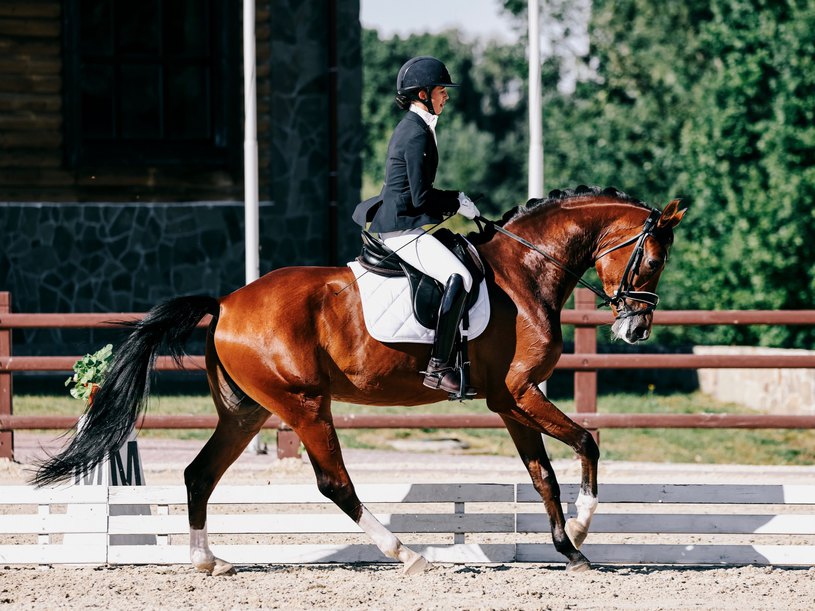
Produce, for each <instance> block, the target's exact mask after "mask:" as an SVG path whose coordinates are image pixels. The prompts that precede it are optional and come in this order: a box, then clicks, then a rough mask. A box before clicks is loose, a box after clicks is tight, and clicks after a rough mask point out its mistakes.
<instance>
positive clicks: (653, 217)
mask: <svg viewBox="0 0 815 611" xmlns="http://www.w3.org/2000/svg"><path fill="white" fill-rule="evenodd" d="M661 215H662V213H661V212H660V211H659V210H656V209H652V210H651V213H650V214H649V215H648V218H647V219H645V225H644V226H643V228H642V231H640V232H639V234H637V235H635V236H634V237H633V238H629V239H628V240H626V241H625V242H622V243H621V244H617V245H616V246H612V247H611V248H609V249H608V250H604V251H603V252H601V253H600V254H599V255H597V256H596V257H595V259H594V260H595V261H597V260H599V259H601V258H603V257H605V256H606V255H607V254H609V253H611V252H614V251H615V250H618V249H620V248H623V247H625V246H628V245H629V244H631V243H633V242H636V246H635V247H634V250H633V252H632V253H631V256H630V257H629V258H628V263H627V264H626V266H625V271H624V272H623V275H622V277H621V278H620V286H619V287H618V288H617V290H616V291H614V295H613V296H612V297H609V296H608V295H606V294H605V292H604V293H603V294H602V295H600V298H601V299H603V301H604V303H603V305H613V306H614V307H615V308H617V312H618V314H617V318H629V317H630V316H637V315H639V314H649V313H650V312H653V311H654V310H655V309H656V307H657V304H658V303H659V295H657V294H656V293H652V292H650V291H635V290H632V288H631V282H632V280H633V278H634V276H635V275H637V273H639V270H640V263H642V256H643V254H644V253H645V240H646V239H647V238H648V236H653V235H654V229H656V226H657V222H658V221H659V217H660V216H661ZM595 292H597V291H595ZM627 299H630V300H631V301H638V302H640V303H644V304H645V308H643V309H640V310H629V309H628V307H627V306H626V300H627Z"/></svg>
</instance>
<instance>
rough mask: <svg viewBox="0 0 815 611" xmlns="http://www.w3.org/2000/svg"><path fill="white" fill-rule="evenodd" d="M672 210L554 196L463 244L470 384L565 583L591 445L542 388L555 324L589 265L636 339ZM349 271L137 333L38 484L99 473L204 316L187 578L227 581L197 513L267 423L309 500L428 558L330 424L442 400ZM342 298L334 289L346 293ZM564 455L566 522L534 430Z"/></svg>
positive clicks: (173, 310) (277, 280)
mask: <svg viewBox="0 0 815 611" xmlns="http://www.w3.org/2000/svg"><path fill="white" fill-rule="evenodd" d="M678 204H679V200H673V201H671V202H670V203H669V204H668V205H667V206H666V207H665V209H664V210H663V211H660V210H658V209H654V208H651V207H650V206H648V205H647V204H645V203H644V202H641V201H639V200H637V199H635V198H633V197H630V196H628V195H626V194H625V193H622V192H619V191H617V190H616V189H613V188H607V189H599V188H597V187H579V188H577V189H574V190H568V191H556V192H552V193H550V195H549V197H548V198H546V199H540V200H530V201H529V202H527V203H526V204H525V205H521V206H518V207H516V208H514V209H512V210H510V211H508V212H507V213H506V214H505V215H504V216H503V218H502V219H500V220H499V221H496V222H490V223H488V224H487V227H486V229H484V230H483V231H482V232H481V233H476V232H473V233H471V234H470V236H469V237H470V239H471V241H472V243H473V244H474V245H475V248H476V249H477V251H478V253H479V255H480V257H481V260H482V262H483V264H484V267H485V270H486V284H487V288H488V294H489V299H490V303H491V315H490V320H489V324H488V325H487V327H486V329H485V330H484V332H483V333H482V334H481V335H479V336H478V337H477V338H474V339H472V340H471V341H470V343H469V358H470V361H471V371H470V375H471V380H472V384H473V386H474V387H475V388H476V389H477V390H478V395H477V397H478V398H482V399H486V404H487V406H488V408H489V410H491V411H492V412H495V413H497V414H498V415H499V416H500V417H501V419H502V420H503V424H504V425H505V427H506V429H507V430H508V432H509V434H510V436H511V438H512V440H513V442H514V444H515V446H516V448H517V451H518V454H519V455H520V458H521V460H522V461H523V463H524V465H525V466H526V469H527V471H528V473H529V476H530V477H531V480H532V483H533V485H534V488H535V489H536V491H537V492H538V493H539V494H540V496H541V499H542V501H543V504H544V507H545V509H546V512H547V514H548V516H549V520H550V524H551V534H552V541H553V544H554V546H555V549H556V550H557V551H558V552H559V553H560V554H562V555H563V556H565V558H566V560H567V564H566V568H567V570H569V571H581V570H586V569H589V568H590V567H591V565H590V563H589V561H588V559H587V558H586V557H585V556H584V555H583V553H582V552H580V550H579V548H580V546H581V544H582V543H583V541H584V540H585V538H586V535H587V533H588V529H589V525H590V522H591V518H592V515H593V513H594V512H595V510H596V508H597V465H598V459H599V456H600V453H599V450H598V447H597V444H596V443H595V441H594V439H593V438H592V436H591V434H590V433H588V432H587V431H586V430H585V429H584V428H582V427H580V426H579V425H577V424H576V423H575V422H574V421H572V420H571V419H570V418H568V417H567V416H566V415H565V414H564V413H563V412H561V411H560V410H559V409H558V408H557V407H556V406H555V405H554V404H553V403H552V402H551V401H550V400H549V399H548V398H547V396H546V395H545V394H544V392H542V390H541V388H540V386H539V384H540V383H541V382H543V381H545V380H546V379H548V378H549V376H550V375H551V374H552V371H553V369H554V367H555V364H556V363H557V361H558V358H559V357H560V354H561V351H562V348H563V337H562V333H561V328H560V312H561V309H562V308H563V307H564V305H565V303H566V300H567V299H568V297H569V295H570V294H571V293H572V291H573V290H574V288H575V286H576V285H577V283H578V282H581V283H583V284H586V283H585V281H583V280H582V278H580V276H582V274H583V273H584V272H585V271H586V270H587V269H588V268H589V267H590V266H592V265H594V267H595V269H596V271H597V274H598V277H599V279H600V283H601V287H602V288H598V287H594V286H593V285H589V286H591V288H592V290H594V291H595V292H596V293H597V294H598V295H599V296H600V297H601V299H602V300H603V302H604V303H605V304H608V305H609V306H610V307H611V310H612V313H613V314H614V316H615V322H614V324H613V325H612V334H613V335H614V336H616V337H617V338H620V339H622V340H624V341H625V342H628V343H634V342H638V341H642V340H645V339H647V338H648V336H649V334H650V329H651V324H652V320H653V311H654V308H655V307H656V304H657V302H658V297H657V295H656V293H655V290H656V287H657V283H658V281H659V277H660V274H661V272H662V270H663V268H664V266H665V263H666V261H667V258H668V252H669V249H670V247H671V244H672V243H673V228H674V227H675V226H676V225H677V224H678V223H679V221H680V220H681V219H682V217H683V215H684V213H685V210H684V209H682V210H680V209H679V207H678ZM353 281H354V276H353V274H352V271H351V270H350V269H349V268H347V267H345V268H334V267H286V268H281V269H277V270H273V271H271V272H269V273H267V274H266V275H264V276H262V277H261V278H260V279H258V280H256V281H254V282H252V283H251V284H248V285H246V286H244V287H242V288H240V289H238V290H237V291H235V292H233V293H231V294H229V295H227V296H225V297H222V298H220V299H216V298H213V297H209V296H184V297H177V298H174V299H171V300H169V301H166V302H164V303H161V304H159V305H157V306H155V307H154V308H152V309H151V310H150V311H149V312H148V313H147V314H146V316H145V317H144V318H143V319H141V320H139V321H135V322H130V323H122V324H128V325H130V327H131V329H132V330H131V332H130V334H129V335H128V337H127V338H126V339H125V340H124V341H123V343H122V344H121V345H120V347H119V348H118V349H117V350H116V352H115V356H114V358H113V361H112V363H111V365H110V368H109V370H108V373H107V376H106V379H105V381H104V383H103V384H102V385H101V387H100V388H99V389H98V391H97V394H96V395H95V397H94V401H93V402H92V404H91V405H90V406H89V407H88V409H87V410H86V413H85V418H84V425H83V426H82V427H81V428H80V429H79V430H78V431H76V433H75V435H74V436H73V437H72V439H71V441H70V443H69V444H68V445H67V446H66V447H65V449H63V450H62V451H61V452H60V453H59V454H57V455H54V456H50V457H48V458H46V459H45V460H43V461H42V462H41V463H40V464H39V465H38V470H37V471H36V473H35V475H34V477H33V479H32V481H33V483H34V484H35V485H37V486H43V485H48V484H55V483H58V482H63V481H66V480H69V479H70V478H71V477H72V474H73V473H74V471H75V470H76V469H77V468H82V467H86V466H88V465H91V466H93V465H96V464H98V463H100V462H101V461H102V460H104V458H105V457H106V456H107V455H108V452H109V451H110V450H112V449H115V448H118V447H119V446H120V445H121V444H122V443H123V442H124V441H125V439H126V438H127V436H128V434H129V433H130V432H131V430H132V428H133V426H134V425H135V423H136V421H137V419H138V417H139V415H140V413H141V412H142V411H143V410H144V408H145V402H146V400H147V396H148V394H149V390H150V389H149V382H150V373H151V369H152V365H153V362H154V359H155V358H156V356H157V354H158V353H159V351H162V350H167V351H168V352H169V353H170V354H171V355H172V356H173V357H174V358H176V359H180V358H181V356H182V355H183V345H184V342H185V340H186V339H187V338H188V337H189V335H190V334H191V332H192V331H193V330H194V329H195V327H196V326H197V325H198V324H199V323H200V322H201V320H202V319H203V318H204V317H205V316H206V315H207V314H210V315H212V319H211V322H210V324H209V326H208V332H207V340H206V358H205V362H206V371H207V379H208V383H209V388H210V392H211V395H212V399H213V401H214V403H215V407H216V408H217V412H218V416H219V419H218V424H217V425H216V428H215V431H214V432H213V434H212V436H211V437H210V439H209V440H208V441H207V442H206V444H205V445H204V447H203V448H202V449H201V451H200V453H199V454H198V455H197V456H196V458H195V459H194V460H193V461H192V462H191V463H190V464H189V466H188V467H187V468H186V469H185V471H184V482H185V485H186V489H187V498H188V516H189V525H190V559H191V562H192V565H193V566H194V567H195V568H196V569H198V570H199V571H204V572H207V573H209V574H211V575H223V574H231V573H234V572H235V569H234V568H233V566H232V565H231V564H230V563H229V562H227V561H226V560H223V559H221V558H217V557H216V556H215V555H214V554H213V552H212V551H211V549H210V547H209V543H208V537H207V502H208V500H209V497H210V495H211V493H212V491H213V489H214V488H215V486H216V485H217V483H218V481H219V480H220V478H221V476H222V475H223V474H224V472H225V471H226V469H227V468H228V467H229V466H230V465H231V464H232V463H233V462H234V461H235V460H236V459H237V458H238V456H239V455H240V454H241V453H242V452H243V451H244V449H245V448H246V446H247V445H248V444H249V442H250V440H251V439H252V438H253V437H254V436H255V435H256V434H257V433H258V432H259V431H260V429H261V427H262V425H263V423H264V422H265V421H266V419H267V418H268V417H269V416H270V414H272V413H274V414H276V415H277V416H279V417H280V418H281V419H282V420H283V421H284V422H285V423H286V424H288V426H289V427H291V428H292V429H293V430H294V431H295V432H296V433H297V435H298V437H299V438H300V440H301V441H302V443H303V445H304V446H305V451H306V453H307V454H308V457H309V459H310V462H311V464H312V466H313V469H314V473H315V476H316V484H317V487H318V489H319V491H320V492H321V493H322V494H323V495H324V496H326V497H327V498H328V499H330V500H331V501H333V502H334V503H335V504H336V505H337V506H338V507H339V508H340V509H341V510H342V511H343V512H344V513H346V514H347V515H348V516H350V517H351V519H352V520H354V522H356V523H357V524H358V525H359V526H360V528H361V529H362V530H363V531H364V532H365V533H367V534H368V535H369V536H370V538H371V539H372V541H373V543H374V544H375V545H376V546H377V547H378V548H379V549H380V550H381V551H382V552H383V554H385V556H387V557H389V558H392V559H395V560H398V561H401V562H402V563H404V567H403V568H404V571H405V572H406V573H408V574H414V573H419V572H421V571H423V570H424V569H425V568H427V567H428V566H429V564H428V562H427V561H426V559H425V558H424V557H423V556H421V555H420V554H418V553H416V552H415V551H413V550H411V549H410V548H408V547H407V546H405V545H403V544H402V542H401V541H400V540H399V539H398V538H397V537H396V536H394V535H393V533H391V532H390V531H389V530H388V529H387V528H386V527H385V526H384V525H383V524H381V523H380V522H379V521H378V520H377V519H376V518H375V517H374V516H373V515H372V514H371V513H370V512H369V511H368V509H367V508H366V507H365V505H364V504H363V503H362V501H361V500H360V499H359V498H358V497H357V494H356V492H355V490H354V485H353V483H352V481H351V477H350V476H349V474H348V471H347V470H346V467H345V464H344V462H343V457H342V450H341V448H340V442H339V440H338V438H337V433H336V430H335V427H334V425H333V422H332V415H331V400H332V399H337V400H341V401H348V402H351V403H357V404H368V405H404V406H415V405H422V404H429V403H435V402H438V401H441V400H446V399H447V396H446V395H445V394H444V393H441V392H439V391H438V390H435V389H429V388H426V387H424V386H423V385H422V376H421V374H420V373H419V371H420V369H421V368H422V366H423V365H424V363H426V362H427V360H428V356H429V350H430V347H429V346H428V345H426V344H407V343H399V344H387V343H382V342H379V341H377V340H374V339H373V338H372V337H371V336H370V335H369V334H368V333H367V331H366V327H365V324H364V321H363V314H362V306H361V303H360V295H359V291H358V290H357V287H356V285H353ZM349 284H350V285H352V286H351V287H350V288H349V290H341V289H343V288H344V287H348V285H349ZM542 433H543V434H546V435H548V436H551V437H553V438H555V439H558V440H560V441H562V442H563V443H565V444H567V445H569V446H570V447H571V448H572V449H573V450H574V452H575V453H576V455H577V456H578V457H579V459H580V462H581V470H582V475H581V483H580V491H579V493H578V498H577V501H576V504H575V505H576V510H577V511H576V513H577V515H576V516H575V517H573V518H570V519H569V520H568V521H566V520H565V518H564V514H563V510H562V507H561V502H560V489H559V485H558V482H557V478H556V476H555V472H554V470H553V468H552V465H551V463H550V461H549V458H548V457H547V454H546V450H545V447H544V443H543V439H542V436H541V434H542Z"/></svg>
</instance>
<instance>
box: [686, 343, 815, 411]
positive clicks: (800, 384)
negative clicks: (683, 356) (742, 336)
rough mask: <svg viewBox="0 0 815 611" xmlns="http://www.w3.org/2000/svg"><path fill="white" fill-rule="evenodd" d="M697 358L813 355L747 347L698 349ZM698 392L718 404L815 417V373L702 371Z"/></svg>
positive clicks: (799, 351)
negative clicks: (706, 355) (738, 355)
mask: <svg viewBox="0 0 815 611" xmlns="http://www.w3.org/2000/svg"><path fill="white" fill-rule="evenodd" d="M693 352H694V354H725V355H729V354H762V355H788V354H812V352H810V351H808V350H783V349H780V348H756V347H747V346H697V347H695V348H694V350H693ZM698 373H699V388H700V390H701V391H702V392H704V393H707V394H709V395H711V396H712V397H714V398H716V399H717V400H719V401H728V402H732V403H740V404H742V405H746V406H747V407H750V408H753V409H755V410H757V411H760V412H764V413H768V414H804V415H807V414H815V370H812V369H700V370H699V372H698Z"/></svg>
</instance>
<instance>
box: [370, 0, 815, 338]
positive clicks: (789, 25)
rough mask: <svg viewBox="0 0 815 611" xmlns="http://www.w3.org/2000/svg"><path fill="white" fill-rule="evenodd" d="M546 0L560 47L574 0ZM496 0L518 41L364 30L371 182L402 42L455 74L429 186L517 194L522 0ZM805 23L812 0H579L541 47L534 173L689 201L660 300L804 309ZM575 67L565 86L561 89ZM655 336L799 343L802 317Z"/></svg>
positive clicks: (813, 111)
mask: <svg viewBox="0 0 815 611" xmlns="http://www.w3.org/2000/svg"><path fill="white" fill-rule="evenodd" d="M545 4H546V8H545V14H546V16H547V20H548V21H547V23H548V26H547V27H545V28H544V32H545V33H546V34H547V35H548V36H550V46H551V47H553V48H564V47H565V46H568V44H569V43H568V41H569V40H570V36H573V35H574V32H575V31H576V29H577V26H576V25H575V24H576V23H577V21H576V20H577V19H578V17H579V14H578V13H576V12H575V11H577V10H578V9H579V6H580V4H581V3H573V2H566V1H565V0H549V1H548V2H545ZM504 6H505V9H506V10H507V11H508V12H510V13H512V14H515V15H517V16H518V24H519V25H518V28H519V30H518V31H519V40H518V42H517V43H516V44H503V45H502V44H498V43H489V44H481V43H473V44H469V43H465V42H462V40H461V39H460V37H459V36H458V34H457V33H456V32H454V31H453V32H447V33H445V34H443V35H438V36H431V35H423V36H411V37H410V38H407V39H399V38H393V39H389V40H380V39H379V38H378V36H377V34H376V33H375V32H372V31H367V32H365V36H364V42H363V56H364V61H365V67H364V70H365V72H364V74H365V84H364V87H365V92H364V101H365V108H364V110H363V121H364V124H365V126H366V131H367V134H366V137H367V142H366V148H365V160H364V168H365V170H364V171H365V175H366V184H367V186H368V188H369V189H378V188H379V186H380V184H381V181H382V172H383V169H382V168H383V162H384V156H385V148H386V146H387V140H388V138H389V136H390V133H391V131H392V129H393V126H394V125H395V123H396V122H397V121H398V120H399V112H400V111H398V110H397V109H396V107H395V105H394V104H393V102H392V99H393V93H394V92H393V89H394V85H395V76H396V72H397V71H398V69H399V66H401V64H402V62H404V61H405V60H406V59H408V58H409V57H411V56H413V55H418V54H431V55H436V56H438V57H440V58H442V59H443V61H445V62H446V63H447V64H448V66H449V67H450V71H451V73H452V74H453V76H454V78H455V79H457V80H458V81H460V82H461V84H462V87H461V89H460V90H458V91H455V92H453V93H452V95H451V102H450V110H451V112H450V113H449V116H448V115H447V112H445V116H444V117H443V118H442V120H441V121H440V123H439V146H440V149H441V150H440V154H441V159H442V162H441V164H440V168H439V170H440V172H439V178H438V180H437V184H438V186H440V187H442V188H458V189H462V190H465V191H468V192H473V193H475V192H479V191H481V192H484V193H485V194H487V198H488V200H489V202H491V206H490V205H488V206H487V209H486V211H487V212H489V213H492V214H497V213H498V212H501V211H503V210H506V209H507V208H509V207H511V206H513V205H515V204H517V203H518V202H519V201H522V200H523V198H524V197H525V195H526V157H527V150H528V148H527V147H528V141H527V121H528V118H527V105H526V92H527V85H526V77H527V64H526V46H525V28H523V23H524V20H525V17H526V16H525V10H526V2H521V1H519V0H504ZM575 7H577V8H575ZM552 21H554V22H556V25H557V24H559V25H558V27H552ZM813 31H815V0H686V1H685V2H682V3H655V2H652V1H651V0H594V2H593V4H592V13H591V21H590V24H589V29H588V32H589V41H590V45H589V46H588V50H587V52H584V53H583V54H582V55H580V54H579V53H578V55H577V56H575V55H574V53H573V54H572V56H571V59H569V54H568V53H553V54H551V56H549V57H548V58H546V61H545V68H544V71H543V74H542V84H543V91H544V107H543V117H544V138H545V170H546V173H545V178H546V187H547V188H563V187H574V186H576V185H578V184H581V183H583V184H596V185H601V186H609V185H613V186H616V187H618V188H620V189H622V190H624V191H626V192H628V193H629V194H631V195H634V196H636V197H638V198H640V199H644V200H646V201H649V202H651V203H652V204H654V205H657V206H661V205H664V204H665V203H666V202H667V201H668V200H669V199H671V198H673V197H681V198H682V199H683V200H684V201H685V202H686V204H687V205H689V206H690V213H689V214H688V215H687V216H686V218H685V221H684V222H683V224H682V226H681V227H680V228H679V230H678V235H677V240H676V245H675V247H674V251H673V253H672V257H671V262H670V264H669V266H668V268H667V270H666V273H665V275H664V279H663V281H662V283H661V292H662V293H663V301H664V303H666V304H667V307H669V308H674V309H686V308H687V309H693V308H703V309H709V308H713V309H730V308H734V309H750V308H761V309H764V308H766V309H801V308H812V307H813V306H812V300H813V295H815V206H813V200H815V167H814V164H815V37H813V36H812V32H813ZM520 33H522V34H524V35H523V36H521V35H520ZM544 46H546V45H544ZM569 62H571V63H569ZM575 62H576V64H575ZM575 65H578V68H579V69H577V71H576V72H575V74H577V75H578V77H579V80H578V81H577V83H576V86H575V87H573V88H564V87H562V86H561V87H559V86H558V85H559V84H561V85H562V83H563V81H564V78H565V77H566V76H567V72H568V71H569V70H574V66H575ZM658 337H659V338H661V339H662V341H665V342H694V343H745V344H763V345H773V346H785V347H793V346H794V347H811V345H812V340H813V339H815V333H813V331H812V330H811V329H809V328H787V327H747V328H744V327H714V328H706V329H698V328H687V329H685V328H670V329H662V330H660V331H659V333H658Z"/></svg>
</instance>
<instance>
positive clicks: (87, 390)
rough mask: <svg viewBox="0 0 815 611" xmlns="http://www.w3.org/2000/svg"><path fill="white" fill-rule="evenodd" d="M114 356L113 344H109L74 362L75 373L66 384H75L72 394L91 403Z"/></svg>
mask: <svg viewBox="0 0 815 611" xmlns="http://www.w3.org/2000/svg"><path fill="white" fill-rule="evenodd" d="M112 358H113V344H108V345H107V346H105V347H104V348H102V349H100V350H97V351H96V352H94V353H93V354H86V355H85V356H83V357H82V358H81V359H79V360H78V361H77V362H76V363H74V375H72V376H71V377H70V378H68V379H67V380H65V386H71V385H73V387H72V388H71V390H70V393H71V396H72V397H74V398H75V399H82V400H83V401H85V402H86V403H89V402H90V400H91V398H92V397H93V393H94V391H95V387H97V386H99V385H100V384H101V383H102V380H104V379H105V373H106V372H107V370H108V367H109V366H110V361H111V359H112Z"/></svg>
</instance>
